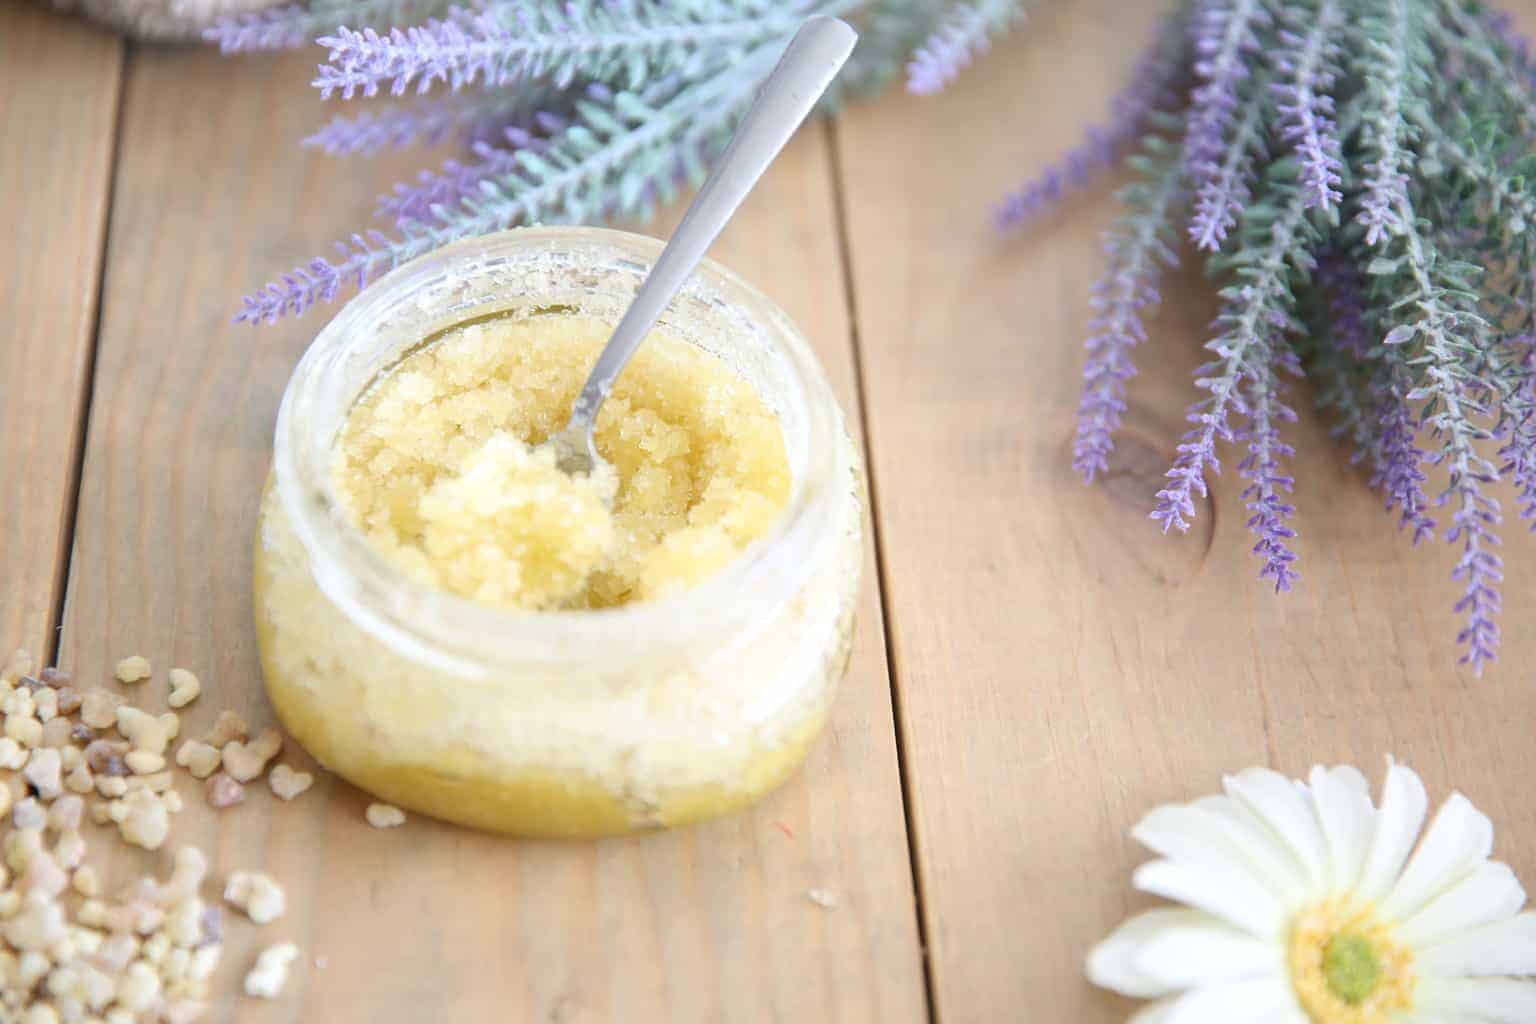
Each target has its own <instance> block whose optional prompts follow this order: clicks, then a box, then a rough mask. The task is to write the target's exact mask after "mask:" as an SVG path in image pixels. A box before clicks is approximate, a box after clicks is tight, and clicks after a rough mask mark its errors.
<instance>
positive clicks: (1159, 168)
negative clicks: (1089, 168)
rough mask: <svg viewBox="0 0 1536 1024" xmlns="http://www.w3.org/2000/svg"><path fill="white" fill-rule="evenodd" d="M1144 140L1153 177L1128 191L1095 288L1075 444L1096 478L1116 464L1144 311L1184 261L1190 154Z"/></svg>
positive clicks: (1084, 472)
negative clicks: (1181, 209) (1182, 209)
mask: <svg viewBox="0 0 1536 1024" xmlns="http://www.w3.org/2000/svg"><path fill="white" fill-rule="evenodd" d="M1145 145H1146V147H1147V150H1148V156H1147V157H1146V158H1144V159H1143V160H1142V161H1141V163H1140V169H1141V170H1142V171H1143V173H1144V174H1145V175H1146V180H1145V181H1144V182H1141V183H1139V184H1136V185H1132V186H1130V187H1128V188H1127V189H1125V190H1124V192H1123V193H1122V200H1123V201H1124V202H1125V203H1126V205H1127V206H1128V207H1129V211H1128V212H1127V213H1126V215H1125V216H1124V217H1123V218H1122V219H1121V221H1120V223H1119V225H1118V226H1117V227H1116V229H1115V230H1114V231H1111V232H1110V233H1109V235H1108V237H1107V238H1106V239H1105V243H1104V248H1105V250H1106V252H1108V254H1109V261H1110V262H1109V269H1108V270H1107V271H1106V272H1105V274H1104V276H1103V277H1102V278H1100V280H1099V281H1098V283H1096V284H1095V285H1094V289H1093V300H1092V301H1093V309H1094V318H1093V322H1092V324H1091V325H1090V327H1089V336H1088V341H1087V343H1086V344H1087V349H1088V358H1087V361H1086V363H1085V364H1084V366H1083V390H1082V397H1081V398H1080V399H1079V401H1078V407H1077V433H1076V437H1075V438H1074V439H1073V443H1072V468H1073V469H1074V470H1075V471H1076V472H1077V473H1078V474H1079V475H1080V476H1082V477H1083V479H1084V480H1086V481H1088V482H1090V483H1091V482H1092V481H1093V479H1094V477H1095V476H1096V475H1098V474H1100V473H1105V472H1108V470H1109V461H1108V457H1109V453H1110V452H1111V451H1112V450H1113V449H1114V435H1115V432H1116V431H1117V430H1119V428H1120V421H1121V419H1122V417H1123V416H1124V415H1125V389H1126V382H1127V381H1129V380H1130V378H1131V377H1133V376H1135V374H1136V366H1135V364H1134V363H1133V362H1132V361H1131V349H1132V348H1134V347H1135V346H1136V345H1138V344H1140V343H1141V342H1142V341H1144V340H1145V339H1146V327H1145V325H1144V324H1143V322H1142V316H1143V313H1144V312H1145V310H1146V309H1147V308H1148V307H1150V306H1153V305H1156V304H1157V301H1158V292H1157V280H1158V278H1159V277H1160V276H1161V274H1162V271H1163V268H1164V267H1171V266H1173V265H1175V264H1176V263H1177V262H1178V254H1177V252H1176V251H1175V250H1174V248H1173V246H1172V245H1171V244H1170V239H1169V235H1171V234H1172V221H1173V213H1174V208H1175V207H1176V205H1177V204H1178V202H1179V200H1180V198H1181V196H1182V185H1183V160H1182V157H1181V155H1180V154H1178V153H1175V152H1169V150H1168V146H1167V144H1166V143H1164V142H1163V141H1162V140H1160V139H1158V138H1156V137H1151V138H1149V139H1148V140H1147V142H1146V143H1145Z"/></svg>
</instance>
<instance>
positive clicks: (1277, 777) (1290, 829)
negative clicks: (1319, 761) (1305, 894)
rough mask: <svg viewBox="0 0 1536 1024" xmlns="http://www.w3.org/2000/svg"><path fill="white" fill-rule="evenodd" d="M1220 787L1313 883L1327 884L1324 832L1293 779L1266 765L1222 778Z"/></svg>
mask: <svg viewBox="0 0 1536 1024" xmlns="http://www.w3.org/2000/svg"><path fill="white" fill-rule="evenodd" d="M1222 788H1223V789H1225V790H1226V791H1227V795H1228V796H1230V797H1232V799H1234V800H1236V801H1237V802H1238V803H1240V804H1242V806H1243V807H1244V808H1245V809H1246V810H1247V811H1248V812H1249V813H1250V814H1252V815H1253V816H1254V817H1255V818H1257V819H1258V820H1259V821H1261V822H1263V823H1264V824H1265V825H1267V826H1268V827H1269V830H1270V831H1271V832H1273V833H1274V834H1275V836H1276V838H1278V839H1279V840H1280V841H1281V842H1282V843H1284V844H1285V848H1286V849H1287V850H1289V851H1290V852H1291V854H1292V856H1294V857H1295V858H1296V860H1297V862H1298V863H1300V864H1301V867H1302V870H1303V871H1305V872H1306V877H1307V878H1308V879H1309V880H1310V881H1311V882H1312V884H1313V885H1314V886H1316V887H1318V888H1322V887H1323V886H1325V885H1327V884H1328V878H1327V875H1326V874H1325V868H1324V859H1325V858H1326V856H1327V850H1326V848H1325V846H1324V844H1323V832H1322V829H1321V827H1320V826H1319V825H1318V822H1317V815H1316V814H1315V813H1314V812H1313V810H1312V805H1311V803H1310V801H1308V800H1307V798H1306V796H1305V795H1304V794H1303V793H1302V791H1301V790H1300V789H1298V788H1297V786H1296V784H1295V783H1294V782H1292V781H1291V780H1290V779H1288V778H1286V777H1285V776H1284V775H1281V774H1280V773H1279V772H1273V771H1270V770H1269V769H1267V768H1249V769H1248V770H1247V771H1244V772H1239V773H1238V774H1237V775H1231V776H1228V777H1227V778H1225V779H1223V780H1222Z"/></svg>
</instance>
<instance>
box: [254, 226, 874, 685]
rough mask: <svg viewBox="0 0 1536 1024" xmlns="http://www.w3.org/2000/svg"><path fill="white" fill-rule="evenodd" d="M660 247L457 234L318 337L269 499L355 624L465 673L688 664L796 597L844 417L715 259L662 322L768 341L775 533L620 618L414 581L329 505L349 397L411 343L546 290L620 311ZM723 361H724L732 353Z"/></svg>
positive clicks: (282, 420) (834, 519)
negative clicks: (779, 451) (777, 483)
mask: <svg viewBox="0 0 1536 1024" xmlns="http://www.w3.org/2000/svg"><path fill="white" fill-rule="evenodd" d="M661 248H662V246H661V243H660V242H658V241H657V240H655V239H653V238H648V237H645V236H642V235H635V234H631V233H628V232H621V231H614V230H610V229H603V228H586V227H581V228H577V227H553V228H514V229H512V230H509V231H503V232H499V233H496V234H491V235H486V236H482V237H479V238H473V239H466V240H464V241H460V242H456V243H453V244H450V245H447V246H444V247H442V248H440V249H437V250H435V251H434V252H431V253H429V254H427V255H425V256H422V257H419V258H417V259H416V260H413V261H411V262H410V263H407V264H405V265H403V266H401V267H399V268H397V269H395V270H393V271H391V272H390V273H388V274H387V275H385V276H384V277H382V278H380V279H379V280H378V281H376V282H374V283H373V284H371V285H369V286H368V287H367V288H365V289H363V290H362V291H361V292H360V293H359V294H358V295H357V296H355V297H354V298H353V299H352V300H351V301H350V302H348V303H347V304H346V306H345V307H343V308H342V309H341V311H340V312H339V313H338V314H337V315H336V316H335V317H334V318H333V319H332V320H331V321H330V322H329V323H328V324H326V326H325V327H324V328H323V329H322V330H321V331H320V333H319V334H318V336H317V337H316V338H315V341H314V342H313V343H312V344H311V345H310V347H309V349H308V351H306V353H305V354H304V356H303V358H302V359H301V360H300V362H299V364H298V366H297V367H296V368H295V370H294V372H293V376H292V377H291V378H290V380H289V383H288V386H287V389H286V390H285V392H284V395H283V401H282V405H281V408H280V409H279V412H278V418H277V428H276V437H275V443H274V456H273V467H274V475H275V477H276V486H277V490H278V498H279V500H280V501H281V502H282V504H283V508H284V511H285V512H286V514H287V516H288V520H289V522H290V523H291V524H292V527H293V529H294V532H295V534H296V535H297V537H298V539H299V541H300V543H301V544H302V545H303V547H304V549H305V552H306V554H307V555H308V557H309V559H310V567H311V570H310V571H311V572H312V573H313V574H314V577H315V580H316V582H317V584H318V585H319V586H320V589H321V590H322V591H323V592H324V593H325V595H326V596H327V597H328V598H329V599H330V600H331V601H332V602H333V603H335V604H336V605H337V606H338V607H339V608H341V609H342V610H343V612H345V613H346V614H347V615H348V616H349V618H351V619H352V620H353V621H355V622H357V623H358V624H359V625H361V626H362V627H364V628H365V629H367V630H368V631H369V632H371V633H372V634H374V635H375V636H376V637H377V638H379V639H381V640H383V641H384V642H386V643H388V644H390V645H391V646H392V647H394V648H395V649H397V650H400V651H401V652H402V653H404V654H406V655H407V656H410V657H412V658H414V659H416V660H419V661H422V662H425V663H429V664H434V665H436V666H438V667H440V668H442V669H444V670H447V671H452V672H454V673H455V674H457V675H460V676H463V677H466V678H472V677H477V676H486V675H490V674H495V673H496V672H497V670H514V671H515V670H517V669H518V668H520V667H521V668H525V669H526V668H527V667H529V666H534V665H537V666H540V667H555V668H565V669H566V670H570V671H579V670H581V669H583V668H594V667H595V666H597V665H599V664H611V663H612V662H613V661H614V659H615V658H618V657H626V658H631V659H637V660H638V659H662V660H665V659H668V658H673V657H677V656H682V657H687V654H688V652H689V651H690V650H697V649H698V646H699V644H700V642H701V638H706V639H707V638H708V637H711V636H713V637H714V638H716V640H717V641H718V642H719V643H720V644H721V645H725V644H729V643H733V642H735V641H737V640H739V639H742V638H745V637H746V636H748V635H750V634H751V632H752V631H753V629H754V626H755V625H756V624H757V623H759V622H761V621H764V620H765V619H766V618H768V617H770V616H771V615H772V613H773V612H774V611H775V610H776V609H777V608H778V607H779V606H781V605H782V604H783V603H784V602H786V601H789V600H792V599H793V597H794V595H795V594H796V593H798V592H799V591H800V589H801V588H802V587H803V585H804V584H805V582H806V581H807V579H808V578H809V575H810V573H811V572H812V571H813V570H814V568H815V567H816V566H817V564H818V563H820V562H821V561H822V560H823V556H824V554H825V551H826V546H827V545H830V544H831V543H832V542H833V539H834V538H833V533H834V531H835V530H836V529H837V523H838V516H837V507H836V502H837V499H838V489H839V487H841V486H842V485H843V483H844V481H841V480H839V479H838V476H839V468H840V459H839V443H840V439H841V437H842V435H843V424H842V417H841V413H840V412H839V410H838V406H837V403H836V400H835V399H834V398H833V396H832V394H831V390H830V388H829V386H828V385H827V382H826V379H825V376H824V375H823V373H822V370H821V366H820V363H819V361H818V360H817V358H816V356H815V354H814V353H813V352H812V351H811V348H810V346H809V345H808V344H807V343H806V341H805V339H804V338H803V337H802V335H801V334H800V332H799V330H798V329H797V328H796V327H795V326H794V324H793V323H792V322H791V321H790V319H789V318H788V317H787V316H786V315H785V314H784V313H783V311H782V310H780V309H779V308H778V306H776V305H775V304H774V303H773V302H772V301H770V300H769V299H768V298H766V297H765V296H763V295H762V294H761V293H760V292H758V291H757V290H756V289H755V288H753V287H752V286H751V285H749V284H747V283H746V282H745V281H744V280H742V279H741V278H740V277H738V276H737V275H736V274H734V273H732V272H731V271H729V270H727V269H725V268H724V267H722V266H720V265H718V264H716V263H714V262H713V261H709V260H706V261H704V263H703V264H702V265H701V266H700V269H699V271H698V272H697V273H696V274H695V275H694V277H693V279H692V281H690V283H689V285H688V286H687V287H686V288H685V289H684V291H683V293H682V294H681V295H680V296H679V297H678V299H677V300H676V301H675V302H674V303H673V305H672V307H669V311H668V313H667V314H665V315H664V316H663V320H662V323H663V325H666V326H669V327H671V328H672V329H673V330H674V331H677V330H684V331H686V329H687V328H688V326H689V320H688V317H690V316H702V317H719V318H722V319H723V320H724V321H727V322H729V323H730V324H732V325H734V326H735V328H736V329H737V330H738V331H746V332H750V336H751V338H752V340H753V341H754V342H755V343H757V344H759V345H761V346H762V347H763V351H762V352H754V353H752V355H753V358H754V359H756V360H757V361H758V365H759V369H760V370H766V371H767V372H771V373H777V374H778V375H779V378H780V381H779V382H780V384H781V385H782V386H781V387H776V388H775V389H774V390H773V391H772V392H768V391H766V390H764V391H763V392H762V393H763V397H764V399H765V401H767V403H768V404H769V406H770V408H772V409H774V411H775V413H776V414H777V415H778V417H779V420H780V424H781V426H783V427H784V428H785V447H786V454H787V455H788V458H789V462H790V470H791V476H792V480H793V484H792V487H791V493H790V497H789V501H788V503H787V505H786V507H785V509H784V511H783V512H782V513H780V515H779V517H778V519H777V520H776V521H775V523H774V525H773V527H772V528H771V529H770V530H769V532H768V533H767V534H765V535H764V536H763V537H761V538H759V539H758V540H757V541H755V542H753V543H752V544H751V545H749V546H748V548H747V549H746V550H745V551H744V552H742V554H740V555H739V556H737V557H736V558H735V559H734V560H733V561H732V562H731V563H730V564H728V565H727V566H725V567H724V568H722V569H720V570H719V571H718V572H716V573H715V574H714V575H712V576H710V577H709V578H708V579H706V580H703V581H702V582H700V583H698V584H696V585H694V586H692V587H690V588H688V589H686V590H683V591H679V592H677V593H673V594H669V595H665V596H662V597H659V598H655V599H651V600H648V601H642V602H636V603H633V604H627V605H622V606H619V607H615V608H604V609H593V610H580V611H543V612H529V611H519V610H512V609H503V608H496V607H492V606H489V605H485V604H482V603H479V602H476V601H473V600H470V599H468V598H464V597H460V596H457V595H454V594H451V593H448V592H446V591H443V590H439V589H436V588H433V587H429V586H427V585H425V584H422V583H419V582H417V581H414V580H412V579H410V578H408V577H407V576H406V575H405V574H404V573H402V572H401V571H400V570H399V569H398V568H397V567H396V566H394V565H393V564H392V563H391V562H389V560H387V559H386V558H384V557H383V555H382V554H381V553H380V552H378V551H377V550H376V549H375V547H374V546H373V545H372V544H371V543H370V542H369V541H368V540H367V538H366V537H364V536H363V534H362V532H361V531H360V530H358V529H357V527H356V526H355V525H354V524H353V523H352V521H351V520H350V518H349V517H348V516H347V515H346V513H345V511H344V510H343V508H342V506H341V504H340V502H339V500H338V498H337V494H336V491H335V486H334V479H333V477H332V472H331V468H332V462H331V458H332V453H333V451H334V443H335V438H336V437H337V436H338V434H339V431H340V429H341V426H342V424H344V422H345V419H346V415H347V413H348V412H349V411H350V409H351V407H352V405H353V403H354V402H355V401H356V398H357V396H358V395H359V394H360V393H361V392H362V391H363V390H364V389H365V388H366V387H367V385H368V384H369V383H371V382H372V381H373V380H374V379H376V378H377V376H378V374H379V373H381V372H383V371H384V370H386V369H387V368H388V367H389V366H390V365H392V364H393V363H394V362H395V361H397V360H398V359H399V358H400V356H401V355H402V354H403V353H404V352H406V351H409V349H410V347H411V343H409V341H408V339H409V338H412V337H414V338H415V340H416V343H419V342H420V341H421V340H422V339H425V338H429V337H432V336H433V335H435V334H437V333H440V332H441V331H443V330H445V329H447V328H450V327H452V326H454V325H455V324H458V323H463V322H465V321H466V320H470V319H474V318H476V317H478V316H484V315H486V314H487V313H493V312H495V311H497V310H498V309H499V310H511V309H516V308H519V307H537V306H538V305H547V304H551V303H550V302H549V300H550V299H558V298H559V295H558V293H557V292H556V291H554V289H555V288H556V287H557V285H558V286H559V287H567V288H571V287H575V288H581V287H586V288H598V287H601V286H603V285H607V286H609V287H614V286H616V285H617V286H621V287H622V288H623V289H624V291H620V292H618V293H616V294H615V295H614V296H609V298H611V299H615V300H617V297H618V296H622V295H625V294H626V293H627V292H629V291H632V290H633V288H635V287H638V284H639V282H640V280H641V279H643V276H644V274H645V272H646V271H647V270H648V269H649V267H650V265H651V264H652V263H654V261H655V259H656V257H657V256H658V255H659V254H660V252H661ZM574 257H580V258H579V259H578V258H574ZM541 283H542V286H541ZM519 289H521V290H519ZM555 304H558V303H555ZM706 333H707V334H710V335H711V336H713V335H714V334H718V333H719V332H706ZM739 337H746V335H739ZM391 339H392V340H391ZM370 346H374V347H370ZM719 354H721V355H722V356H723V357H726V358H727V360H728V361H730V356H729V354H728V353H725V352H721V353H719ZM760 390H761V389H760ZM791 428H794V429H791Z"/></svg>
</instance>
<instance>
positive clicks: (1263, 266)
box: [1152, 163, 1313, 533]
mask: <svg viewBox="0 0 1536 1024" xmlns="http://www.w3.org/2000/svg"><path fill="white" fill-rule="evenodd" d="M1279 166H1281V167H1283V168H1284V170H1285V172H1286V173H1291V174H1294V171H1295V168H1294V167H1292V166H1287V165H1286V164H1283V163H1282V164H1281V165H1279ZM1272 185H1273V186H1274V187H1275V188H1276V189H1277V190H1279V191H1280V192H1281V194H1282V195H1283V196H1284V199H1283V200H1282V202H1283V205H1282V206H1281V207H1280V208H1279V209H1274V208H1268V207H1257V208H1253V209H1250V210H1249V211H1247V212H1246V213H1245V214H1244V221H1245V225H1246V227H1247V231H1246V232H1245V233H1246V234H1248V235H1249V236H1251V237H1253V238H1254V240H1255V241H1257V240H1258V238H1260V237H1262V238H1263V239H1264V241H1263V242H1262V244H1256V245H1255V246H1254V248H1253V249H1252V250H1248V251H1245V252H1243V253H1241V254H1239V255H1237V256H1235V257H1234V260H1235V269H1234V271H1233V273H1234V276H1235V278H1236V281H1235V282H1234V283H1233V284H1229V285H1227V286H1226V287H1225V288H1223V289H1222V290H1221V296H1222V300H1223V301H1222V310H1221V313H1220V315H1219V316H1218V317H1217V319H1216V323H1217V326H1218V327H1219V328H1220V329H1221V330H1220V333H1219V334H1218V335H1217V336H1216V337H1215V338H1214V339H1212V340H1211V341H1209V342H1207V343H1206V346H1205V347H1206V348H1207V349H1208V350H1209V351H1210V352H1212V353H1214V354H1215V356H1216V358H1215V359H1214V360H1213V361H1211V362H1208V363H1206V364H1205V365H1204V366H1202V367H1201V368H1200V369H1199V370H1197V371H1196V379H1195V385H1196V386H1197V387H1199V388H1201V389H1202V390H1204V391H1206V392H1208V393H1209V394H1208V397H1206V398H1204V399H1201V400H1200V401H1198V402H1196V403H1194V404H1193V405H1191V406H1190V408H1189V412H1188V414H1187V417H1186V418H1187V419H1188V420H1189V421H1190V422H1191V423H1193V424H1195V427H1194V429H1193V430H1191V431H1189V433H1187V434H1185V435H1184V438H1183V440H1182V441H1181V442H1180V443H1179V446H1178V457H1177V458H1176V459H1175V460H1174V464H1173V467H1172V468H1171V469H1169V470H1168V473H1167V477H1168V481H1169V482H1168V483H1167V484H1165V485H1164V487H1163V489H1162V490H1160V491H1158V492H1157V502H1156V505H1155V507H1154V508H1153V511H1152V518H1153V519H1154V520H1156V521H1157V522H1158V523H1160V524H1161V525H1162V528H1163V532H1164V533H1167V532H1168V531H1169V530H1178V531H1179V532H1181V533H1182V532H1186V531H1187V530H1188V529H1189V526H1190V521H1191V520H1192V519H1194V517H1195V502H1194V498H1195V496H1196V495H1199V496H1200V497H1205V496H1206V494H1207V493H1208V490H1207V487H1206V482H1205V474H1206V473H1207V472H1212V473H1219V472H1220V471H1221V463H1220V461H1219V459H1218V458H1217V455H1216V442H1217V441H1231V440H1233V438H1234V432H1233V427H1232V423H1231V417H1232V414H1233V413H1234V412H1235V413H1237V414H1238V415H1241V416H1246V415H1249V413H1250V410H1249V408H1248V404H1247V400H1246V398H1245V396H1244V387H1243V384H1244V382H1245V380H1246V379H1248V378H1249V377H1251V376H1253V375H1254V374H1256V373H1260V372H1262V370H1261V369H1260V368H1259V364H1261V363H1263V362H1265V361H1266V359H1267V358H1268V357H1269V354H1270V352H1271V346H1272V345H1273V344H1274V343H1275V341H1276V340H1277V339H1276V334H1277V333H1279V332H1283V331H1285V330H1289V329H1292V328H1293V327H1295V326H1297V323H1296V319H1295V311H1294V296H1293V292H1292V279H1293V276H1294V275H1296V274H1305V273H1308V272H1309V271H1310V270H1311V267H1312V263H1313V260H1312V257H1311V254H1310V247H1311V244H1312V236H1313V230H1312V228H1311V226H1310V225H1309V224H1308V222H1307V219H1306V213H1305V201H1304V198H1303V196H1302V195H1301V192H1300V191H1299V190H1296V189H1294V188H1292V189H1291V190H1290V193H1289V194H1288V195H1286V194H1285V191H1284V190H1285V189H1286V187H1287V186H1283V185H1280V184H1278V183H1275V182H1272Z"/></svg>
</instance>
